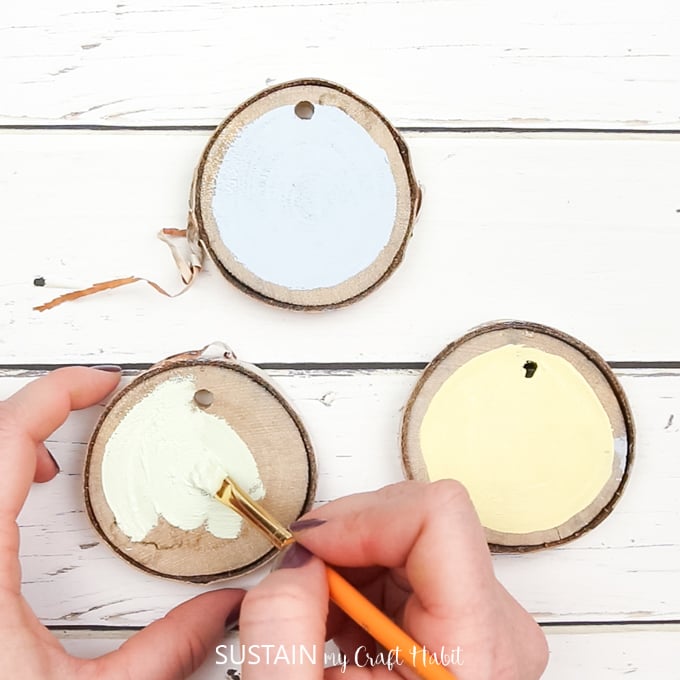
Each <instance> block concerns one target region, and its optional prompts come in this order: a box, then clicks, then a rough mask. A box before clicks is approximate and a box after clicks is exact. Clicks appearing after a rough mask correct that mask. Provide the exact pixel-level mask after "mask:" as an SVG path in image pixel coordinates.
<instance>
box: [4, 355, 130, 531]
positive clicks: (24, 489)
mask: <svg viewBox="0 0 680 680" xmlns="http://www.w3.org/2000/svg"><path fill="white" fill-rule="evenodd" d="M119 380H120V371H118V372H113V373H112V372H109V371H99V370H93V369H91V368H84V367H72V368H60V369H57V370H56V371H52V372H51V373H48V374H47V375H45V376H43V377H42V378H39V379H38V380H34V381H33V382H31V383H29V384H28V385H26V386H25V387H23V388H22V389H21V390H19V391H18V392H17V393H16V394H15V395H13V396H12V397H10V398H9V399H7V400H6V401H4V402H0V484H2V493H0V519H1V520H5V519H7V518H9V519H10V520H12V521H14V520H15V519H16V516H17V515H18V514H19V510H20V509H21V506H22V505H23V503H24V501H25V500H26V494H27V493H28V489H29V487H30V485H31V482H32V481H33V478H34V477H35V475H36V472H37V468H38V463H37V461H38V454H37V447H38V445H39V444H41V443H42V442H43V440H45V439H46V438H47V437H48V436H49V435H50V434H52V432H54V430H56V429H57V427H59V426H60V425H61V424H62V423H63V422H64V421H65V420H66V418H67V416H68V414H69V412H70V411H71V410H72V409H80V408H85V407H87V406H91V405H93V404H96V403H97V402H98V401H99V400H101V399H102V398H104V397H105V396H106V395H107V394H108V393H109V392H110V391H111V390H112V389H113V388H114V387H115V386H116V385H117V384H118V381H119ZM41 465H42V464H41ZM41 474H42V473H41Z"/></svg>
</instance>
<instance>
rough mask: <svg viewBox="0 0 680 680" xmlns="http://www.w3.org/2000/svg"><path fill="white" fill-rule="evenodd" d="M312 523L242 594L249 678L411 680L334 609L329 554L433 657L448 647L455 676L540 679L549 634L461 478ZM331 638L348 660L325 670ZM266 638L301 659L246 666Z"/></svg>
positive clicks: (326, 513)
mask: <svg viewBox="0 0 680 680" xmlns="http://www.w3.org/2000/svg"><path fill="white" fill-rule="evenodd" d="M304 519H305V520H310V519H323V520H325V522H324V524H323V526H318V525H317V526H310V523H309V522H307V523H305V522H304V521H303V522H302V523H299V522H298V523H296V525H294V526H293V527H292V528H293V529H294V530H297V531H296V537H297V539H298V542H299V543H300V544H302V545H303V546H304V547H301V546H300V545H294V546H293V547H292V548H290V549H289V550H290V552H289V553H288V554H287V555H285V556H284V559H283V561H282V563H281V568H279V569H278V570H277V571H275V572H273V573H272V574H270V575H269V576H268V577H267V578H266V579H264V581H263V582H262V583H261V584H260V585H258V586H257V587H256V588H254V589H253V590H251V591H250V592H249V593H248V594H247V595H246V597H245V599H244V601H243V606H242V608H241V616H240V630H241V645H242V646H243V653H242V654H241V656H242V657H244V661H245V663H244V665H243V668H242V680H261V679H266V680H277V679H278V678H291V677H295V678H296V680H321V679H322V678H325V679H326V680H331V679H332V680H340V678H344V680H369V678H370V679H375V680H379V679H383V678H384V679H386V678H388V677H389V678H394V677H405V678H413V677H415V676H414V675H413V672H412V671H410V670H409V669H408V668H407V667H406V666H404V665H395V666H394V667H393V669H392V670H390V669H389V667H388V666H386V665H384V663H383V664H381V663H380V662H388V663H389V661H390V658H391V659H392V662H394V656H393V655H392V656H391V657H390V656H389V654H388V652H389V650H387V651H383V653H382V655H379V652H378V650H377V648H376V644H375V642H374V641H373V640H372V639H371V638H370V637H369V636H368V634H367V633H366V632H364V631H363V630H361V629H360V628H359V627H358V626H357V625H356V624H354V623H353V622H351V621H350V620H349V619H348V618H347V617H345V616H344V615H343V614H341V612H339V611H338V610H337V609H335V607H333V608H331V610H330V615H329V607H328V586H327V582H326V574H325V570H324V565H323V563H322V561H321V560H324V561H325V562H327V563H329V564H333V565H337V566H338V567H339V569H338V571H340V572H341V573H342V574H343V575H344V576H345V578H347V579H348V580H349V581H351V582H352V583H353V584H354V585H355V586H356V587H357V588H358V589H359V590H361V591H362V592H363V593H364V594H365V595H366V596H367V597H368V598H369V599H370V600H371V601H372V602H373V603H374V604H375V605H376V606H378V607H379V608H380V609H381V610H382V611H384V612H385V613H386V614H388V616H390V617H391V618H393V619H394V620H395V621H397V622H398V623H399V625H401V626H402V627H403V628H404V629H405V630H406V631H407V632H408V633H409V634H410V635H411V636H412V637H413V638H414V639H415V640H417V641H418V642H419V643H420V644H421V645H423V646H424V647H425V648H426V649H427V651H428V652H430V653H434V654H437V655H438V656H439V658H440V659H441V660H444V659H443V658H442V657H441V652H442V650H444V651H445V652H446V653H449V655H450V657H451V658H450V660H449V661H450V663H448V664H445V665H448V668H449V669H450V670H451V672H452V673H453V674H454V675H455V676H456V678H458V680H491V679H493V680H535V679H536V678H539V677H540V676H541V674H542V673H543V671H544V669H545V666H546V664H547V659H548V651H547V645H546V641H545V636H544V635H543V633H542V631H541V629H540V628H539V627H538V625H537V624H536V622H535V621H534V620H533V618H532V617H531V616H530V615H529V614H528V613H527V612H526V611H525V610H524V609H523V608H522V607H521V606H520V605H519V604H518V603H517V601H516V600H514V599H513V598H512V596H511V595H510V594H509V593H508V592H507V591H506V590H505V588H504V587H503V586H502V585H501V584H500V583H499V582H498V581H497V580H496V578H495V576H494V573H493V568H492V565H491V559H490V555H489V551H488V548H487V545H486V541H485V538H484V532H483V530H482V527H481V526H480V524H479V520H478V518H477V515H476V513H475V510H474V508H473V506H472V503H471V502H470V499H469V496H468V494H467V492H466V490H465V489H464V487H463V486H462V485H461V484H459V483H457V482H454V481H441V482H436V483H433V484H422V483H419V482H404V483H401V484H395V485H393V486H389V487H386V488H384V489H381V490H380V491H376V492H372V493H364V494H358V495H355V496H349V497H346V498H342V499H339V500H337V501H334V502H332V503H330V504H328V505H326V506H324V507H321V508H318V509H316V510H314V511H313V512H311V513H309V514H308V515H306V516H305V518H304ZM311 524H314V523H311ZM305 525H306V527H307V528H306V529H303V527H305ZM305 548H308V549H309V551H311V553H310V552H309V551H308V550H306V549H305ZM312 553H313V555H315V556H318V557H315V556H313V555H312ZM319 558H321V559H319ZM285 567H289V568H285ZM327 616H328V620H327ZM327 637H333V638H334V640H335V642H336V644H337V645H338V647H339V648H340V650H341V652H342V654H343V655H344V659H346V661H347V666H346V667H342V666H340V667H336V668H333V669H328V670H326V671H325V673H324V671H323V670H322V667H323V663H322V661H323V658H324V655H323V645H324V640H325V639H327ZM263 645H273V647H272V648H271V649H272V650H283V653H282V654H280V657H281V659H285V658H286V657H287V658H288V659H289V660H290V659H293V653H295V651H297V652H298V655H297V660H296V662H295V664H294V668H291V664H290V663H286V662H285V661H284V662H283V663H281V662H279V663H271V662H270V663H269V664H264V663H262V660H261V659H260V662H259V663H253V664H252V665H251V664H249V663H248V659H249V658H253V657H254V655H251V656H249V655H248V650H249V648H250V646H257V647H258V648H259V649H260V650H262V649H265V648H264V647H263ZM301 646H304V647H305V648H306V649H307V650H308V651H309V650H314V649H315V650H316V656H317V660H318V661H319V663H318V664H317V665H313V664H311V663H309V662H308V659H309V656H311V654H310V655H308V656H304V655H303V654H301V653H300V647H301ZM455 650H459V651H458V653H457V654H456V651H455ZM402 651H404V652H405V653H407V652H406V651H405V650H402ZM259 656H260V657H262V654H260V655H259ZM301 658H302V660H301ZM334 661H335V662H336V663H338V662H341V660H340V659H334ZM355 662H358V665H355V666H354V667H353V665H352V664H354V663H355Z"/></svg>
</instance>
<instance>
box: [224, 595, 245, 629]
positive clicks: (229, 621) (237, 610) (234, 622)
mask: <svg viewBox="0 0 680 680" xmlns="http://www.w3.org/2000/svg"><path fill="white" fill-rule="evenodd" d="M240 615H241V603H240V602H239V603H238V605H236V607H234V609H232V610H231V611H230V612H229V616H227V618H226V620H225V621H224V631H225V633H228V632H229V631H230V630H234V628H236V627H237V626H238V617H239V616H240Z"/></svg>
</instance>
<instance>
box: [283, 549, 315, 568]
mask: <svg viewBox="0 0 680 680" xmlns="http://www.w3.org/2000/svg"><path fill="white" fill-rule="evenodd" d="M311 559H312V553H310V552H309V550H307V548H305V547H304V546H301V545H300V544H299V543H293V545H291V546H290V548H288V550H286V552H285V553H284V554H283V559H282V560H281V561H280V562H279V566H278V569H296V568H297V567H303V566H304V565H305V564H307V562H309V560H311Z"/></svg>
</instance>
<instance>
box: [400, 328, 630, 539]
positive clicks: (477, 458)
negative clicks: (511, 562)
mask: <svg viewBox="0 0 680 680" xmlns="http://www.w3.org/2000/svg"><path fill="white" fill-rule="evenodd" d="M401 438H402V452H403V462H404V467H405V470H406V474H407V476H408V477H409V478H411V479H416V480H421V481H435V480H438V479H446V478H452V479H458V480H459V481H460V482H462V483H463V484H464V485H465V486H466V488H467V489H468V492H469V493H470V496H471V498H472V502H473V503H474V505H475V508H476V510H477V513H478V514H479V517H480V520H481V522H482V524H483V525H484V527H485V530H486V535H487V540H488V542H489V544H490V545H491V547H492V549H494V550H496V551H499V552H506V551H525V550H532V549H536V548H541V547H546V546H549V545H554V544H558V543H562V542H564V541H566V540H569V539H572V538H575V537H576V536H579V535H580V534H582V533H583V532H584V531H587V530H588V529H590V528H592V527H594V526H595V525H597V524H599V523H600V522H601V521H602V520H603V519H604V518H605V517H606V516H607V515H608V514H609V513H610V512H611V510H612V508H613V506H614V504H615V503H616V501H617V499H618V498H619V496H620V494H621V492H622V490H623V487H624V485H625V482H626V479H627V478H628V474H629V470H630V465H631V463H632V460H633V444H634V426H633V418H632V415H631V411H630V407H629V405H628V402H627V400H626V397H625V394H624V392H623V389H622V388H621V386H620V384H619V382H618V381H617V379H616V378H615V376H614V374H613V373H612V371H611V370H610V368H609V367H608V365H607V364H606V362H605V361H604V360H603V359H602V358H601V357H600V356H599V355H598V354H596V353H595V352H594V351H593V350H591V349H590V348H588V347H586V346H585V345H583V344H582V343H581V342H579V341H578V340H576V339H574V338H572V337H570V336H568V335H566V334H564V333H562V332H560V331H557V330H554V329H552V328H547V327H545V326H540V325H538V324H533V323H526V322H504V323H498V324H490V325H487V326H483V327H481V328H478V329H475V330H473V331H471V332H470V333H468V334H467V335H465V336H464V337H462V338H461V339H460V340H457V341H456V342H454V343H452V344H451V345H449V346H448V347H446V348H445V349H444V350H443V351H442V352H441V353H440V354H439V355H438V356H437V357H436V358H435V359H434V360H433V361H432V362H431V363H430V364H429V365H428V367H427V368H426V370H425V372H424V373H423V375H422V376H421V378H420V380H419V381H418V384H417V385H416V388H415V390H414V392H413V394H412V395H411V398H410V400H409V402H408V404H407V407H406V410H405V413H404V419H403V423H402V435H401Z"/></svg>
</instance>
